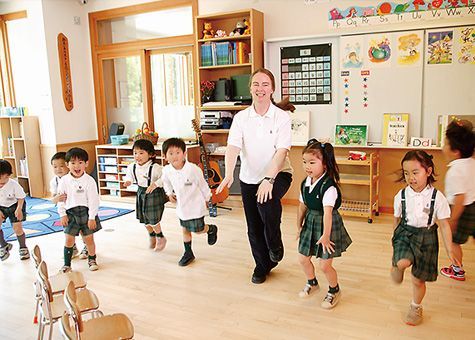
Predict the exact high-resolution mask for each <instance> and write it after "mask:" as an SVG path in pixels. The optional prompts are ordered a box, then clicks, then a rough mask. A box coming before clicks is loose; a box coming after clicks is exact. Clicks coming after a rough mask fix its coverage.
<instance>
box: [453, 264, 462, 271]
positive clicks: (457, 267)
mask: <svg viewBox="0 0 475 340" xmlns="http://www.w3.org/2000/svg"><path fill="white" fill-rule="evenodd" d="M452 269H453V270H454V272H457V273H458V272H459V271H461V270H463V269H462V267H459V266H457V265H455V264H453V265H452Z"/></svg>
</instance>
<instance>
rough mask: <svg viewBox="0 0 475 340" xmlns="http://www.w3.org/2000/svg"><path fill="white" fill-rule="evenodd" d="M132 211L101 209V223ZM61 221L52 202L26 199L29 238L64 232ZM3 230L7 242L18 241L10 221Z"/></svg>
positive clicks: (24, 224) (25, 223)
mask: <svg viewBox="0 0 475 340" xmlns="http://www.w3.org/2000/svg"><path fill="white" fill-rule="evenodd" d="M132 211H133V210H131V209H121V208H110V207H99V214H98V215H99V219H100V220H101V221H106V220H109V219H111V218H114V217H118V216H122V215H125V214H128V213H130V212H132ZM59 220H60V218H59V215H58V209H57V208H56V206H55V205H54V204H53V203H51V201H48V200H44V199H42V198H32V197H28V196H27V197H26V221H25V222H23V229H24V230H25V234H26V237H27V238H28V237H35V236H41V235H47V234H51V233H56V232H58V231H63V227H62V226H61V223H60V222H59ZM2 229H3V234H4V236H5V239H6V240H7V241H13V240H16V236H15V234H14V232H13V228H12V225H11V223H10V220H7V221H6V222H5V223H3V225H2Z"/></svg>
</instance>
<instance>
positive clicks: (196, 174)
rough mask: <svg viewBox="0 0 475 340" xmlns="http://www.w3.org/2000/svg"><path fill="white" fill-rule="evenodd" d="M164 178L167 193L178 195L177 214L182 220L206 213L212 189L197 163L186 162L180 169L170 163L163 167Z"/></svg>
mask: <svg viewBox="0 0 475 340" xmlns="http://www.w3.org/2000/svg"><path fill="white" fill-rule="evenodd" d="M162 180H163V188H164V189H165V192H166V193H167V195H171V194H173V193H175V195H176V200H177V204H176V214H177V215H178V217H179V218H180V219H181V220H191V219H195V218H201V217H203V216H204V215H205V214H206V202H207V201H208V200H209V199H210V197H211V190H210V188H209V186H208V183H206V180H205V179H204V176H203V171H201V169H200V168H199V167H198V166H197V165H196V164H193V163H190V162H185V165H184V166H183V168H181V169H180V170H177V169H175V168H174V167H173V166H172V165H171V164H168V165H166V166H165V167H164V168H163V171H162Z"/></svg>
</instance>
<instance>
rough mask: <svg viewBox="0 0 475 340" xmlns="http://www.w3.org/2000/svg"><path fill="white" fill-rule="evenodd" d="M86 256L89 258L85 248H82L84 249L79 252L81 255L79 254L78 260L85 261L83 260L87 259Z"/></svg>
mask: <svg viewBox="0 0 475 340" xmlns="http://www.w3.org/2000/svg"><path fill="white" fill-rule="evenodd" d="M88 256H89V252H88V251H87V247H86V246H84V248H82V250H81V254H79V258H80V259H81V260H85V259H87V257H88Z"/></svg>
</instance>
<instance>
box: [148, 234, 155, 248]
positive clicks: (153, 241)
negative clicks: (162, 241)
mask: <svg viewBox="0 0 475 340" xmlns="http://www.w3.org/2000/svg"><path fill="white" fill-rule="evenodd" d="M156 246H157V238H156V237H155V236H150V238H149V243H148V247H149V248H150V249H154V248H155V247H156Z"/></svg>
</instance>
